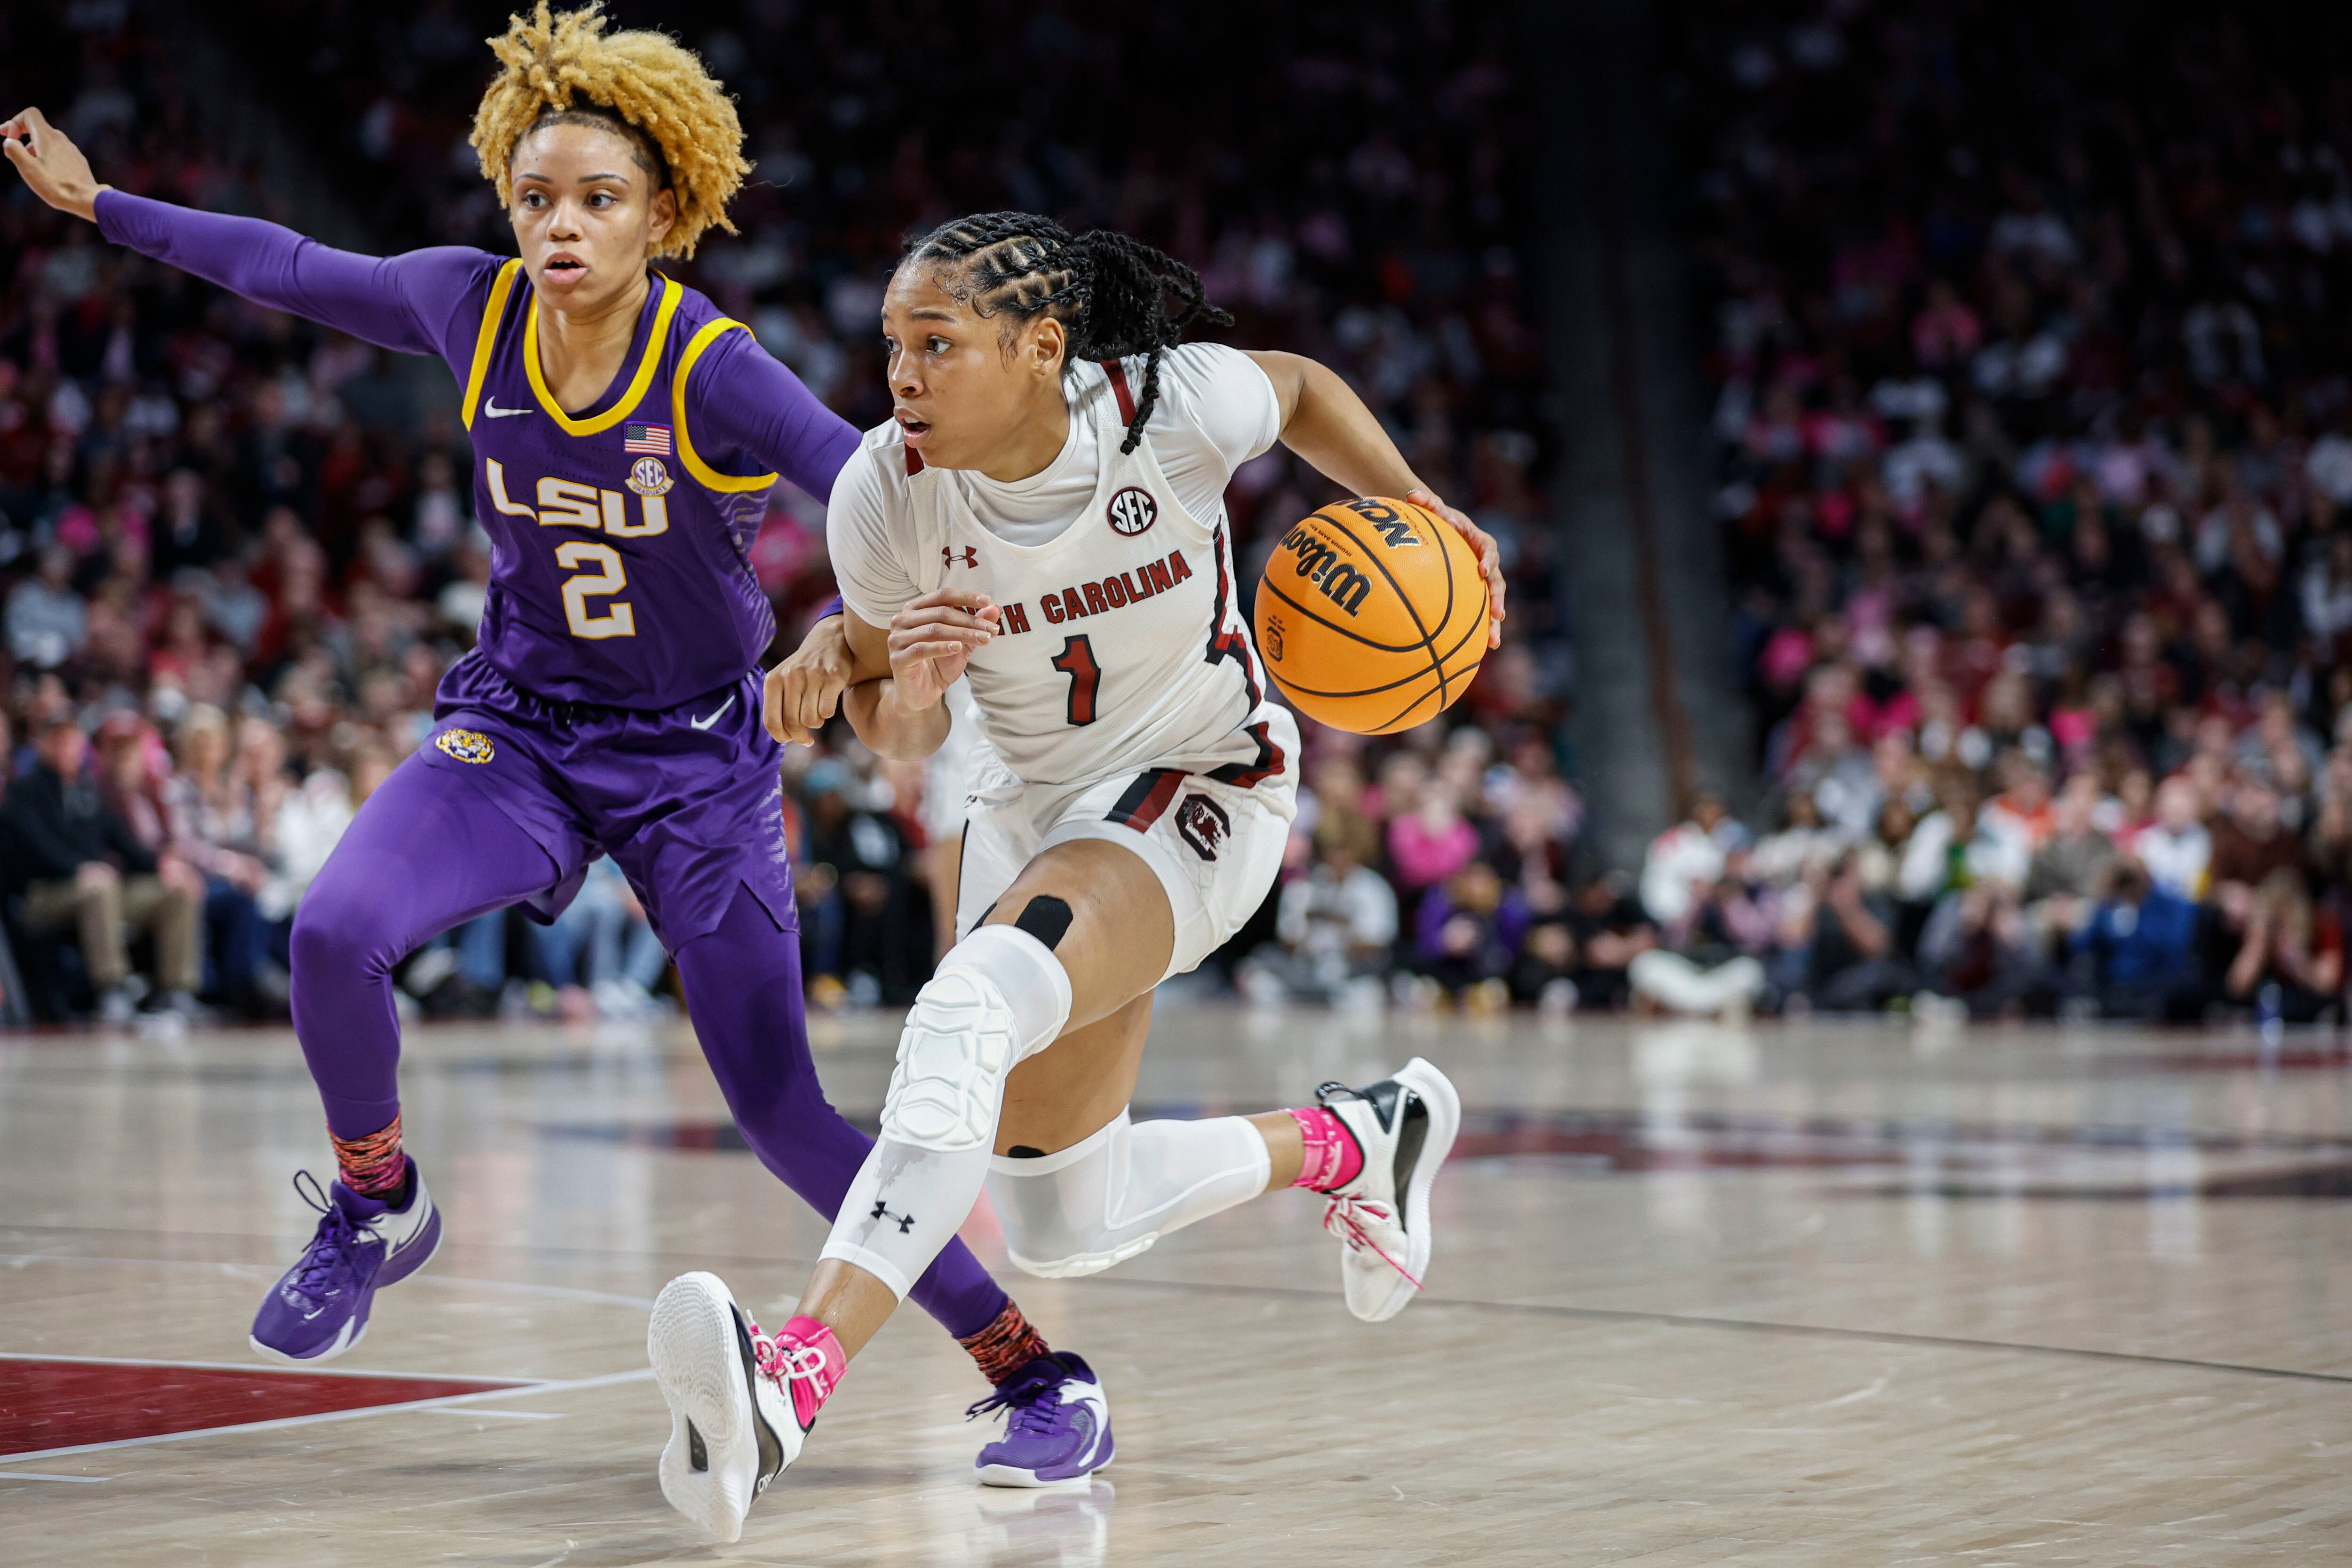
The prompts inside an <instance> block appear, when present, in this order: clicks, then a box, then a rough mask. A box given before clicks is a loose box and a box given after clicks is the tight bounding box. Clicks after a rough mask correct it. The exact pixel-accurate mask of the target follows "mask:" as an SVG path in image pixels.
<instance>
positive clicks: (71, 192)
mask: <svg viewBox="0 0 2352 1568" xmlns="http://www.w3.org/2000/svg"><path fill="white" fill-rule="evenodd" d="M0 137H5V139H6V141H5V146H0V152H5V153H7V156H8V162H10V163H14V164H16V172H17V173H18V174H22V175H24V176H25V184H27V185H29V186H31V187H32V190H33V194H34V195H37V196H38V197H40V198H41V200H43V201H45V202H47V203H48V204H49V205H51V206H53V207H55V208H57V209H58V211H59V212H61V213H71V214H73V215H74V216H76V217H79V218H88V219H89V221H90V222H92V223H96V222H97V221H98V193H99V192H100V191H110V190H112V189H113V188H114V187H113V186H111V185H101V184H99V183H98V176H97V175H95V174H91V173H90V170H89V159H88V158H85V157H83V156H82V153H81V149H80V148H79V147H77V146H75V145H74V144H73V139H72V138H71V137H69V136H68V135H67V134H66V133H65V132H62V131H60V130H58V128H57V127H56V126H54V125H52V124H50V123H49V121H48V119H47V116H45V115H43V114H42V113H41V111H40V110H37V109H27V110H24V111H22V112H21V113H19V114H18V115H17V116H16V118H15V119H13V120H9V121H0Z"/></svg>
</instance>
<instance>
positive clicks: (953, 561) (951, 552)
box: [940, 544, 980, 566]
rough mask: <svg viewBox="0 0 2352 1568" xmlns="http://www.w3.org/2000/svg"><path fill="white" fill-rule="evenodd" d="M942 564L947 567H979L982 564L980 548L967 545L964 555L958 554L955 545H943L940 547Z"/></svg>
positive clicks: (964, 548)
mask: <svg viewBox="0 0 2352 1568" xmlns="http://www.w3.org/2000/svg"><path fill="white" fill-rule="evenodd" d="M940 563H941V564H942V565H946V566H977V565H979V564H980V547H979V546H978V545H975V544H967V545H965V546H964V547H963V552H962V553H961V554H958V553H957V552H956V547H955V546H954V545H952V544H942V545H940Z"/></svg>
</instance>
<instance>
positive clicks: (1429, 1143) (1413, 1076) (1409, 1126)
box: [1315, 1057, 1462, 1323]
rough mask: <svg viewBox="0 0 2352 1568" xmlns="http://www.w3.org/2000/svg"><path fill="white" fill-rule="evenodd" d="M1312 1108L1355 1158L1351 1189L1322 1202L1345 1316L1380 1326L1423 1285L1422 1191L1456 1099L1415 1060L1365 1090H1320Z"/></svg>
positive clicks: (1441, 1150)
mask: <svg viewBox="0 0 2352 1568" xmlns="http://www.w3.org/2000/svg"><path fill="white" fill-rule="evenodd" d="M1315 1100H1316V1103H1317V1104H1318V1105H1320V1106H1322V1107H1323V1108H1324V1109H1325V1110H1328V1111H1330V1112H1331V1113H1332V1114H1333V1115H1334V1116H1337V1117H1338V1118H1339V1122H1340V1125H1341V1126H1343V1127H1345V1128H1347V1130H1348V1133H1349V1136H1350V1137H1352V1138H1354V1139H1355V1141H1356V1147H1357V1149H1358V1150H1359V1151H1360V1152H1361V1153H1362V1155H1363V1157H1364V1163H1363V1168H1362V1169H1361V1170H1360V1171H1358V1172H1357V1173H1356V1176H1355V1179H1354V1180H1353V1181H1350V1182H1349V1183H1348V1184H1346V1185H1344V1186H1341V1187H1338V1188H1335V1189H1334V1190H1332V1191H1331V1192H1330V1193H1328V1194H1326V1196H1328V1198H1329V1200H1330V1202H1329V1205H1328V1207H1326V1208H1325V1209H1324V1211H1323V1228H1324V1229H1326V1230H1328V1231H1329V1232H1330V1233H1331V1234H1332V1235H1334V1236H1336V1237H1339V1279H1340V1282H1341V1283H1342V1284H1343V1285H1345V1286H1346V1287H1347V1292H1348V1310H1349V1311H1351V1312H1353V1313H1355V1314H1356V1316H1358V1317H1359V1318H1361V1319H1363V1320H1364V1321H1366V1322H1368V1323H1378V1322H1382V1321H1386V1320H1388V1319H1390V1318H1393V1317H1395V1316H1396V1315H1397V1314H1398V1313H1399V1312H1402V1311H1403V1310H1404V1309H1405V1304H1406V1303H1407V1302H1409V1301H1411V1300H1412V1298H1413V1293H1414V1292H1415V1291H1417V1290H1419V1289H1421V1288H1422V1281H1423V1279H1426V1278H1427V1277H1428V1273H1429V1254H1430V1223H1431V1216H1430V1211H1429V1190H1430V1187H1431V1185H1432V1184H1433V1183H1434V1182H1435V1181H1436V1179H1437V1168H1438V1167H1439V1166H1440V1165H1443V1164H1444V1163H1445V1156H1446V1155H1448V1154H1449V1153H1451V1152H1453V1151H1454V1134H1455V1133H1456V1132H1458V1131H1461V1130H1462V1097H1461V1096H1460V1095H1458V1094H1456V1093H1455V1092H1454V1084H1453V1082H1452V1081H1451V1080H1450V1079H1447V1078H1446V1076H1445V1075H1444V1073H1442V1072H1440V1071H1438V1070H1437V1069H1436V1068H1433V1067H1432V1066H1430V1064H1429V1063H1427V1062H1425V1061H1423V1059H1422V1058H1419V1057H1415V1058H1412V1060H1411V1061H1409V1062H1407V1063H1406V1064H1405V1065H1404V1068H1403V1069H1402V1071H1400V1072H1399V1073H1398V1074H1397V1075H1396V1076H1395V1077H1394V1078H1391V1079H1383V1080H1381V1082H1379V1083H1376V1084H1373V1085H1372V1086H1371V1087H1370V1088H1369V1089H1349V1088H1348V1087H1347V1086H1346V1085H1345V1084H1339V1083H1327V1084H1325V1085H1324V1086H1323V1087H1322V1088H1321V1089H1317V1090H1316V1091H1315Z"/></svg>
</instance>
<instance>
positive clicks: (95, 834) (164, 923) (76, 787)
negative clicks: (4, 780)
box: [0, 715, 201, 1023]
mask: <svg viewBox="0 0 2352 1568" xmlns="http://www.w3.org/2000/svg"><path fill="white" fill-rule="evenodd" d="M35 747H36V751H37V762H36V763H35V764H34V766H33V767H32V768H31V769H30V770H29V771H27V772H26V773H22V774H20V775H19V776H18V777H16V779H15V780H14V781H12V782H11V783H10V784H9V786H8V794H7V796H6V799H5V802H0V847H4V848H0V873H5V881H6V885H7V890H8V893H9V896H10V897H11V898H12V899H13V900H16V906H17V910H18V916H17V918H18V920H19V921H20V922H21V924H22V927H23V929H25V930H26V931H29V932H31V933H33V934H35V935H42V934H47V933H52V932H61V931H72V932H74V933H75V934H76V935H77V936H78V937H79V944H80V947H81V954H82V963H83V966H84V967H85V968H86V969H87V970H88V972H89V981H90V984H91V985H92V986H93V987H94V988H95V989H96V990H97V992H98V1006H99V1014H100V1017H102V1018H104V1019H106V1020H107V1021H108V1022H110V1023H121V1022H124V1021H127V1020H128V1019H129V1018H130V1017H131V1014H132V1012H133V1011H134V1010H135V1009H136V1007H137V1005H138V1003H139V1000H140V998H141V996H142V994H144V993H145V991H146V989H147V988H146V987H145V986H143V984H142V983H141V982H140V981H139V978H138V977H137V976H136V975H135V974H134V973H132V971H131V958H130V949H129V940H130V936H131V931H134V930H136V931H143V932H145V933H146V934H147V935H148V936H149V937H151V938H152V940H153V943H154V949H155V968H154V979H155V988H156V990H157V991H158V992H159V993H160V994H158V995H157V996H156V1005H157V1007H158V1009H159V1010H167V1011H170V1012H173V1013H175V1014H178V1015H180V1016H188V1015H191V1014H193V1013H194V1010H195V992H196V987H197V984H199V979H200V975H199V970H198V966H197V965H198V952H197V942H198V934H197V933H198V919H199V913H200V905H201V898H200V895H197V894H194V893H193V892H192V891H191V890H190V888H189V886H188V882H189V877H188V874H187V869H186V868H185V867H184V865H183V864H181V863H179V862H176V861H174V862H171V863H170V864H168V865H167V864H166V861H165V859H164V858H163V857H159V856H158V855H157V854H156V853H154V852H153V851H152V850H151V849H150V848H149V847H147V846H146V845H145V844H142V842H141V841H140V839H139V836H138V834H137V833H136V832H134V831H133V830H132V828H131V825H130V824H129V823H127V822H125V821H123V820H122V818H121V816H117V815H116V814H115V813H113V812H111V811H110V810H109V809H107V806H106V805H105V802H104V800H103V799H102V798H101V796H100V791H99V788H98V786H97V784H95V783H94V782H92V781H91V780H90V779H89V778H88V777H87V776H86V775H85V772H84V768H85V764H86V763H87V762H88V760H89V738H88V737H87V736H85V735H84V734H83V733H82V731H81V727H80V726H79V724H77V723H76V722H75V721H73V720H72V719H71V718H69V717H65V716H62V715H60V716H57V717H52V718H50V719H49V720H47V721H46V722H45V723H44V724H43V725H42V727H41V729H40V731H38V734H37V739H36V741H35ZM166 873H168V874H166Z"/></svg>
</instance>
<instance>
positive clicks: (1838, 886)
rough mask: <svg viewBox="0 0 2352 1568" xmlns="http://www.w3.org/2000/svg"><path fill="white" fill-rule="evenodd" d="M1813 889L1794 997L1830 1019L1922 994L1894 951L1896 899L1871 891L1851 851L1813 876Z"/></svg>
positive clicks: (1907, 966) (1903, 960) (1900, 955)
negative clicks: (1825, 1014) (1796, 995)
mask: <svg viewBox="0 0 2352 1568" xmlns="http://www.w3.org/2000/svg"><path fill="white" fill-rule="evenodd" d="M1807 881H1808V885H1809V886H1810V887H1811V889H1812V897H1811V900H1809V902H1810V905H1811V911H1812V914H1811V930H1810V931H1805V932H1804V933H1803V942H1804V945H1803V946H1802V947H1801V948H1799V947H1794V946H1792V947H1791V951H1792V952H1801V953H1802V955H1803V963H1802V964H1801V966H1798V967H1797V968H1795V970H1794V971H1793V973H1794V975H1795V977H1796V978H1797V982H1798V983H1797V984H1796V985H1795V987H1794V990H1795V992H1796V994H1798V995H1800V996H1801V997H1803V998H1805V1001H1806V1003H1807V1005H1811V1006H1814V1007H1818V1008H1820V1009H1822V1011H1824V1012H1830V1013H1851V1012H1871V1011H1875V1010H1876V1009H1878V1008H1880V1007H1884V1006H1885V1005H1886V1004H1887V1003H1889V1002H1891V1001H1893V1000H1894V999H1895V998H1896V997H1898V996H1908V995H1910V994H1912V993H1913V992H1914V991H1916V989H1917V988H1918V984H1919V981H1918V976H1917V975H1916V973H1914V972H1913V970H1912V968H1911V965H1910V963H1909V962H1908V961H1907V960H1906V958H1905V957H1904V956H1903V953H1902V952H1901V950H1900V949H1899V948H1898V946H1897V945H1896V938H1897V934H1898V931H1899V929H1900V927H1899V917H1898V915H1897V913H1896V910H1895V900H1894V899H1893V898H1892V897H1891V896H1889V895H1888V894H1887V893H1885V892H1883V891H1872V890H1871V889H1869V888H1868V887H1867V886H1866V885H1865V883H1864V880H1863V871H1862V857H1861V856H1860V855H1859V854H1858V853H1857V852H1855V851H1853V850H1848V851H1846V852H1845V853H1843V854H1842V855H1840V856H1839V857H1838V858H1837V860H1836V861H1835V862H1834V863H1833V864H1832V865H1830V866H1828V867H1822V866H1819V865H1816V867H1815V868H1814V869H1813V870H1812V872H1811V874H1810V875H1809V877H1808V879H1807Z"/></svg>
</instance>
